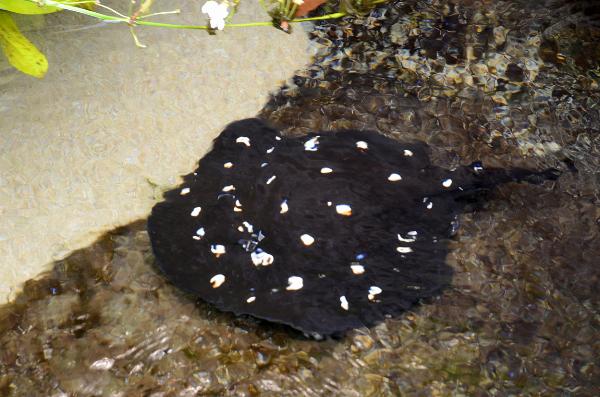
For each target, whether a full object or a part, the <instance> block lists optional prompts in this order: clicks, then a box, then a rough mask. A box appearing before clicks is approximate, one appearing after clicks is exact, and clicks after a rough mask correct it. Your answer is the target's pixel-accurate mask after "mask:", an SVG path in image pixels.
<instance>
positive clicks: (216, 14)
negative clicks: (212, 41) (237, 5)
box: [202, 0, 229, 30]
mask: <svg viewBox="0 0 600 397" xmlns="http://www.w3.org/2000/svg"><path fill="white" fill-rule="evenodd" d="M202 12H203V13H204V14H208V19H209V20H210V27H211V28H213V29H219V30H223V28H224V27H225V18H227V15H229V11H227V4H226V3H217V2H216V1H213V0H209V1H207V2H206V3H204V5H203V6H202Z"/></svg>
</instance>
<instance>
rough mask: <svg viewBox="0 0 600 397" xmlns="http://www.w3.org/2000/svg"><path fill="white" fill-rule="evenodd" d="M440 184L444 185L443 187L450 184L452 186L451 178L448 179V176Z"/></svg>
mask: <svg viewBox="0 0 600 397" xmlns="http://www.w3.org/2000/svg"><path fill="white" fill-rule="evenodd" d="M442 186H444V187H450V186H452V179H450V178H448V179H445V180H444V181H443V182H442Z"/></svg>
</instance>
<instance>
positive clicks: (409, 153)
mask: <svg viewBox="0 0 600 397" xmlns="http://www.w3.org/2000/svg"><path fill="white" fill-rule="evenodd" d="M404 155H405V156H406V157H412V155H413V152H411V151H410V150H408V149H404Z"/></svg>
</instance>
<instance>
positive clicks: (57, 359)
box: [0, 0, 600, 396]
mask: <svg viewBox="0 0 600 397" xmlns="http://www.w3.org/2000/svg"><path fill="white" fill-rule="evenodd" d="M547 3H548V4H547V5H548V6H546V5H545V4H536V5H528V6H527V7H530V8H527V7H526V6H525V5H524V4H523V3H519V2H502V1H495V2H472V1H468V0H464V1H461V2H458V5H456V6H448V5H447V3H446V2H440V3H439V4H438V2H435V1H433V2H427V3H425V2H416V1H399V2H396V3H394V4H392V5H391V6H389V7H386V8H382V9H380V10H376V11H375V12H374V13H372V14H371V15H370V16H368V17H365V18H360V19H353V20H348V21H342V22H340V24H339V25H332V24H322V25H320V26H318V27H317V28H316V30H315V32H313V33H312V37H313V40H314V42H315V46H318V47H321V49H320V55H319V56H318V57H317V60H316V62H315V64H314V65H313V66H311V68H310V69H309V70H308V71H304V72H300V73H298V75H297V76H295V77H294V78H293V79H291V80H290V81H289V82H288V84H287V85H286V87H284V88H283V89H282V91H281V92H280V93H279V94H278V95H276V96H275V97H274V98H273V99H272V101H271V102H270V103H269V105H268V106H267V107H266V108H265V109H264V111H263V113H262V115H263V116H264V117H266V118H268V119H269V120H271V121H273V122H275V123H278V124H279V125H280V126H282V127H284V128H287V129H288V133H290V134H299V133H302V132H306V131H309V130H312V129H316V128H323V129H326V128H340V127H355V128H361V127H368V128H373V129H378V130H379V131H381V132H383V133H384V134H386V135H389V136H402V137H403V138H415V139H421V140H424V141H426V142H427V143H429V144H430V145H431V146H433V147H435V148H437V150H436V152H435V156H434V158H435V161H436V163H437V164H439V165H443V166H452V165H456V164H458V163H468V162H470V161H473V160H475V159H481V160H483V162H484V163H486V164H488V165H493V166H501V167H507V166H516V165H520V166H528V167H529V168H538V169H541V168H545V167H550V166H553V167H558V168H561V169H563V171H564V172H563V175H562V176H561V177H560V178H559V180H558V181H556V182H550V183H546V184H544V185H541V186H532V185H520V184H509V185H506V186H504V187H502V188H500V189H499V190H498V191H497V192H496V193H494V194H493V196H492V197H491V200H490V201H489V202H488V204H487V205H486V206H484V208H482V209H480V210H479V211H477V212H475V213H472V214H466V215H464V216H462V217H461V229H460V230H459V233H458V235H457V237H456V239H455V240H454V241H453V242H452V244H451V253H450V254H449V255H448V257H447V263H448V264H449V265H450V266H452V268H453V270H454V279H453V283H452V288H450V289H449V290H447V291H446V292H445V293H444V294H443V295H442V296H440V297H437V298H434V299H432V300H431V301H428V302H424V303H423V304H422V305H420V306H419V307H416V308H415V309H414V310H413V311H411V312H407V313H405V314H404V315H402V316H400V317H398V318H393V319H389V320H386V322H385V323H382V324H380V325H378V326H375V327H373V328H370V329H367V328H362V329H357V330H355V331H352V332H351V333H349V334H348V335H347V336H346V337H344V338H342V339H340V340H325V341H322V342H318V341H313V340H307V339H304V338H303V337H302V336H301V335H298V334H294V333H293V332H292V331H290V330H288V329H286V328H279V327H277V326H273V325H270V324H265V323H259V322H257V321H255V320H253V319H251V318H245V317H239V318H236V317H233V316H231V315H228V314H223V313H220V312H217V311H215V310H214V309H213V308H212V307H210V306H208V305H205V304H202V303H196V302H194V300H193V299H191V298H190V297H188V296H186V295H184V294H182V293H181V292H178V291H177V290H176V289H174V288H173V287H172V286H170V285H169V284H167V283H166V282H165V281H164V280H163V279H162V278H161V277H160V276H159V274H158V273H157V271H156V270H155V269H154V267H153V266H152V265H153V260H154V259H153V257H152V255H151V252H150V245H149V241H148V236H147V234H146V232H145V223H144V221H140V222H137V223H134V224H131V225H128V226H126V227H125V228H122V229H119V230H116V231H114V232H112V233H110V234H109V235H107V236H105V237H104V238H102V239H100V240H99V241H98V242H96V243H95V244H93V245H91V246H89V247H87V248H85V249H83V250H81V251H78V252H75V253H73V254H72V255H70V256H69V257H68V258H67V259H65V260H64V261H60V262H57V263H56V264H55V265H54V268H53V270H52V272H50V273H49V274H46V275H43V276H42V277H41V278H40V279H39V280H38V281H30V282H29V283H28V284H27V286H26V288H25V292H24V293H23V294H20V295H19V296H18V297H17V298H16V300H15V302H13V303H11V304H9V305H6V306H4V307H2V308H1V313H0V316H2V317H1V322H0V324H1V325H0V326H1V327H2V328H0V329H1V331H0V332H1V336H0V344H1V346H2V349H1V351H0V392H1V393H3V394H7V395H52V396H69V395H86V396H87V395H90V396H91V395H102V396H113V395H114V396H116V395H123V396H125V395H148V396H151V395H153V396H161V395H162V396H167V395H181V396H186V395H190V396H192V395H203V394H204V395H257V394H259V393H262V394H263V395H277V396H279V395H290V396H291V395H294V396H295V395H306V396H320V395H343V396H365V395H373V396H377V395H399V394H406V395H440V396H445V395H507V394H515V395H538V394H539V395H556V394H560V395H582V396H592V395H596V394H597V393H596V392H597V390H598V388H599V387H600V381H599V380H600V369H599V365H600V363H599V362H598V357H600V354H599V351H598V342H597V340H598V336H599V335H600V334H599V328H600V324H599V312H600V302H599V300H598V291H599V287H600V285H599V284H600V273H599V270H598V267H597V266H596V263H597V258H598V257H599V256H600V244H598V241H600V240H599V239H600V226H599V219H600V204H599V201H598V199H599V197H598V191H599V189H598V173H597V172H598V169H597V167H596V166H595V164H596V165H597V164H598V163H597V161H598V160H597V158H596V157H595V156H596V155H597V154H598V153H599V151H600V145H599V143H600V142H599V138H598V136H599V134H598V125H599V124H598V120H599V115H598V108H597V105H595V104H597V103H599V102H600V101H599V100H598V99H599V98H598V96H599V95H600V92H599V91H598V77H597V75H596V74H595V73H596V72H595V70H596V69H597V68H598V59H599V58H597V57H596V58H594V57H593V56H592V55H593V54H594V53H595V51H598V42H597V41H593V40H592V39H593V38H594V37H597V36H594V34H597V33H596V32H597V31H596V30H594V27H593V25H590V24H587V25H586V23H585V21H584V20H580V21H579V22H578V23H577V24H571V25H568V26H562V27H561V26H558V27H557V26H556V23H558V22H559V20H560V18H561V14H560V12H564V10H563V11H557V12H559V14H553V13H554V12H555V11H556V7H558V6H557V5H556V4H558V3H559V2H557V1H548V2H547ZM527 4H529V3H527ZM537 7H539V8H537ZM553 7H555V8H553ZM384 10H385V12H384ZM455 15H458V16H455ZM500 27H504V28H505V29H506V31H507V32H508V33H507V35H506V39H505V41H503V40H502V36H503V35H502V34H501V35H500V39H501V40H499V42H498V41H496V35H497V34H498V32H503V31H504V30H503V29H500ZM550 27H553V28H552V29H550V30H548V29H549V28H550ZM546 30H548V32H549V33H548V32H547V33H546V35H544V34H543V32H544V31H546ZM532 32H534V33H535V32H538V39H539V40H538V39H536V38H535V37H531V36H532ZM552 32H556V33H552ZM525 33H527V34H525ZM550 33H552V35H550ZM548 35H549V36H548ZM405 36H406V40H405V39H404V37H405ZM534 36H535V35H534ZM524 37H525V38H527V37H529V39H524ZM577 41H578V42H579V43H580V44H577V45H576V44H575V43H576V42H577ZM468 47H471V48H472V50H467V48H468ZM582 48H583V49H585V51H582ZM420 49H421V50H423V52H420ZM404 50H408V53H407V52H406V51H404ZM509 50H510V51H509ZM513 51H514V52H513ZM469 54H471V55H469ZM494 54H500V55H501V56H500V57H496V56H495V55H494ZM506 57H508V58H509V60H510V61H511V62H512V63H514V66H509V65H510V64H511V63H508V64H507V65H506V69H505V70H504V69H502V67H501V65H503V63H502V62H501V60H502V59H504V58H506ZM530 58H531V59H530ZM442 59H443V61H442ZM584 61H585V62H584ZM494 62H496V64H494ZM480 64H481V65H480ZM473 65H480V66H473ZM483 66H485V69H484V68H483ZM499 66H500V67H499ZM460 68H465V70H462V69H460ZM413 69H414V70H413ZM453 73H456V75H455V74H453ZM440 74H441V76H439V75H440ZM457 76H458V77H457ZM469 76H470V77H469ZM471 79H472V80H471ZM471 82H472V84H470V83H471ZM575 170H576V171H575Z"/></svg>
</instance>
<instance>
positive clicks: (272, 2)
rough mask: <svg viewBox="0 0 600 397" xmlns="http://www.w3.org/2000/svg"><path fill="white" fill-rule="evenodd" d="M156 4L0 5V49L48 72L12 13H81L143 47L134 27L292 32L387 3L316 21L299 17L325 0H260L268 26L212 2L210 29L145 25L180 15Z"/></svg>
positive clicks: (362, 3)
mask: <svg viewBox="0 0 600 397" xmlns="http://www.w3.org/2000/svg"><path fill="white" fill-rule="evenodd" d="M153 1H154V0H143V1H142V2H141V4H140V6H139V8H138V9H137V10H134V9H133V6H134V5H135V4H136V1H135V0H133V1H131V3H130V6H129V10H128V13H127V14H124V13H121V12H119V11H117V10H115V9H112V8H110V7H108V6H106V5H104V4H102V3H101V2H100V0H89V1H87V0H84V1H71V0H0V47H1V48H2V50H3V52H4V54H5V55H6V57H7V58H8V61H9V62H10V64H11V65H12V66H13V67H15V68H16V69H18V70H19V71H21V72H23V73H26V74H29V75H31V76H34V77H37V78H42V77H44V75H45V74H46V71H47V70H48V61H47V60H46V57H45V56H44V54H42V53H41V52H40V51H39V50H38V49H37V48H36V47H35V45H34V44H33V43H31V42H30V41H29V40H28V39H27V38H26V37H25V36H24V35H23V34H21V32H20V31H19V29H18V27H17V25H16V23H15V21H14V20H13V18H12V16H11V13H17V14H25V15H34V14H49V13H53V12H57V11H61V10H68V11H72V12H77V13H80V14H84V15H87V16H90V17H94V18H97V19H99V20H102V21H106V22H113V23H124V24H127V25H128V26H129V29H130V32H131V35H132V37H133V39H134V41H135V44H136V46H138V47H141V48H144V47H145V45H143V44H142V43H140V41H139V39H138V37H137V35H136V34H135V31H134V27H136V26H154V27H163V28H173V29H200V30H207V31H208V32H209V33H211V34H214V33H215V31H216V30H223V29H224V28H225V27H252V26H275V27H277V28H279V29H281V30H283V31H285V32H289V30H290V23H297V22H303V21H313V20H322V19H333V18H340V17H342V16H345V15H348V14H362V13H364V12H366V11H367V10H369V9H371V8H373V7H374V6H375V5H376V4H379V3H384V2H387V1H389V0H343V1H342V2H340V4H339V11H338V12H334V13H330V14H327V15H323V16H317V17H312V18H300V16H303V15H306V14H307V13H308V12H310V11H312V10H314V9H316V8H317V7H319V6H320V5H322V4H325V3H326V0H306V2H305V1H304V0H259V1H260V4H261V5H262V6H263V8H264V9H265V11H266V12H267V13H268V14H269V15H270V16H271V21H268V22H266V21H265V22H251V23H237V24H233V23H230V21H231V19H232V17H233V15H234V14H235V12H236V11H237V8H238V5H239V0H223V1H221V2H217V1H214V0H208V1H206V3H205V4H204V6H203V7H202V12H203V13H204V14H206V15H207V17H208V25H178V24H170V23H162V22H154V21H147V20H145V19H146V18H149V17H153V16H157V15H165V14H177V13H179V12H180V11H179V10H173V11H166V12H157V13H150V8H151V6H152V3H153ZM93 7H98V8H103V9H106V10H107V11H110V12H111V13H112V14H114V15H106V14H102V13H100V12H97V11H94V10H93Z"/></svg>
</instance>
